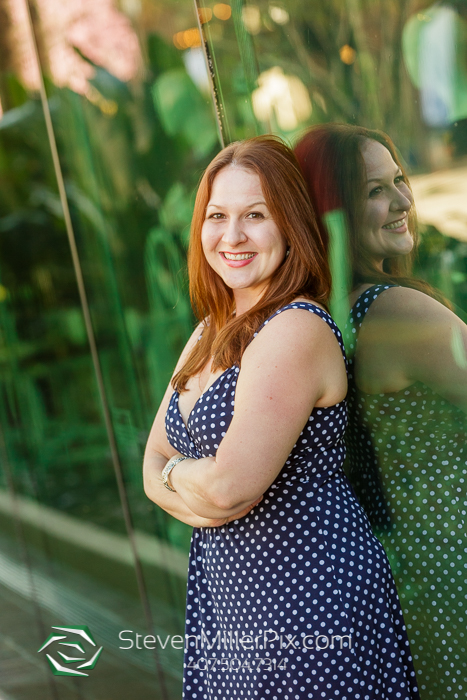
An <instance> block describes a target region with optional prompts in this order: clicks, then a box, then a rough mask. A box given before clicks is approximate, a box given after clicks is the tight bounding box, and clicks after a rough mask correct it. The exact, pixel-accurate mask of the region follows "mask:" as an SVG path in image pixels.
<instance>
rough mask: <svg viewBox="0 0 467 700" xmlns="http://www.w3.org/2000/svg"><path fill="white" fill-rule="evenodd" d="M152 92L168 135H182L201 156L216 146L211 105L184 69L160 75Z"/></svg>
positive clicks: (196, 153)
mask: <svg viewBox="0 0 467 700" xmlns="http://www.w3.org/2000/svg"><path fill="white" fill-rule="evenodd" d="M152 95H153V98H154V105H155V108H156V110H157V113H158V115H159V118H160V120H161V122H162V125H163V127H164V130H165V131H166V133H167V134H169V135H170V136H178V135H181V136H183V137H184V139H185V140H186V142H187V143H188V144H189V145H190V146H191V148H193V151H194V154H195V155H196V156H198V157H199V156H204V155H206V154H207V153H209V152H210V151H211V150H212V149H213V147H214V145H215V144H216V142H217V131H216V124H215V121H214V115H213V108H212V104H211V103H210V100H209V98H206V97H204V96H203V95H202V94H201V93H200V92H199V90H198V89H197V87H196V85H195V84H194V83H193V81H192V80H191V78H190V77H189V76H188V75H187V74H186V72H185V71H184V70H183V69H181V68H180V69H178V68H176V69H172V70H169V71H167V72H166V73H163V74H162V75H160V76H159V77H158V78H157V79H156V81H155V83H154V85H153V88H152Z"/></svg>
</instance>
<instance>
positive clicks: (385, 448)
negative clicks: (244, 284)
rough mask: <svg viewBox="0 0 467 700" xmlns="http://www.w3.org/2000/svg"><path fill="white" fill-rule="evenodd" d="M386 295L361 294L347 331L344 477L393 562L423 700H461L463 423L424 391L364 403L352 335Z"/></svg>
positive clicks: (464, 687) (416, 388)
mask: <svg viewBox="0 0 467 700" xmlns="http://www.w3.org/2000/svg"><path fill="white" fill-rule="evenodd" d="M391 286H393V285H375V286H373V287H370V289H368V290H367V291H365V292H364V293H363V294H361V295H360V296H359V298H358V300H357V301H356V303H355V305H354V307H353V308H352V310H351V314H350V319H349V323H348V324H347V327H346V330H345V336H346V346H347V348H348V353H349V396H348V401H349V426H348V429H347V432H346V442H347V451H348V458H347V463H346V471H347V472H348V474H349V478H350V480H351V482H352V485H353V486H354V488H355V490H356V493H357V496H358V498H359V500H360V502H361V504H362V506H363V507H364V509H365V511H366V513H367V514H368V517H369V519H370V522H371V524H372V526H373V531H374V533H375V534H376V535H377V537H378V538H379V540H380V541H381V543H382V544H383V546H384V548H385V550H386V553H387V555H388V557H389V561H390V562H391V567H392V571H393V574H394V578H395V582H396V586H397V590H398V592H399V596H400V601H401V605H402V609H403V612H404V618H405V622H406V625H407V631H408V635H409V639H410V644H411V650H412V654H413V659H414V665H415V669H416V671H417V679H418V684H419V688H420V695H421V697H422V700H425V698H426V700H465V698H466V697H467V633H466V625H467V614H466V609H467V585H466V583H465V582H466V579H467V538H466V535H465V532H466V520H467V518H466V515H467V499H466V483H467V419H466V415H465V413H463V412H462V411H461V410H460V409H458V408H456V407H455V406H453V405H452V404H450V403H449V401H446V400H445V399H443V398H442V397H441V396H439V395H438V394H436V393H435V392H434V391H433V390H432V389H431V388H430V387H428V386H426V384H423V383H422V382H416V383H414V384H412V385H411V386H409V387H407V388H406V389H403V390H401V391H396V392H392V393H387V394H366V393H365V392H363V391H360V390H359V389H358V388H357V386H356V384H355V381H354V377H353V374H354V356H355V352H356V350H357V344H358V333H359V330H360V328H361V326H362V324H363V323H364V320H365V316H366V314H367V313H368V311H369V309H370V307H371V305H372V303H373V302H374V301H375V300H376V299H377V298H378V297H379V295H380V294H382V293H383V292H384V291H385V290H387V289H389V288H390V287H391ZM388 293H390V292H388Z"/></svg>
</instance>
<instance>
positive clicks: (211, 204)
mask: <svg viewBox="0 0 467 700" xmlns="http://www.w3.org/2000/svg"><path fill="white" fill-rule="evenodd" d="M258 204H264V206H267V205H266V202H265V201H264V199H261V200H259V201H258V202H252V203H251V204H247V205H246V207H245V209H249V208H250V207H257V206H258ZM208 207H217V209H222V204H214V202H209V204H208Z"/></svg>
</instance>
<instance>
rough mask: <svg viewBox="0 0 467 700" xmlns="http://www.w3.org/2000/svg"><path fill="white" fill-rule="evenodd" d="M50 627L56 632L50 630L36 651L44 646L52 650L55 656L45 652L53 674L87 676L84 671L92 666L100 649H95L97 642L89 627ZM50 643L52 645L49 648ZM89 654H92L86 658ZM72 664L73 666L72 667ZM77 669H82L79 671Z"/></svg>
mask: <svg viewBox="0 0 467 700" xmlns="http://www.w3.org/2000/svg"><path fill="white" fill-rule="evenodd" d="M52 629H53V630H58V633H54V632H52V634H50V635H49V636H48V637H47V639H46V640H45V642H44V644H43V645H42V646H41V648H40V649H38V650H37V651H38V652H40V651H43V650H44V649H46V648H48V649H49V651H50V652H52V650H53V651H54V655H55V656H56V658H53V656H51V655H50V654H46V656H47V661H48V662H49V666H50V668H51V669H52V673H53V674H54V676H89V673H86V672H85V671H90V670H91V669H93V668H94V666H95V665H96V664H97V661H98V659H99V656H100V655H101V651H102V647H101V648H100V649H97V651H95V648H96V647H97V644H96V642H95V641H94V639H93V636H92V634H91V630H90V629H89V627H87V626H86V625H84V626H82V627H52ZM64 632H66V634H64ZM52 644H53V645H54V647H52V648H51V645H52ZM90 654H92V656H91V658H90V659H88V656H89V655H90ZM63 664H66V665H65V666H64V665H63ZM72 664H75V666H74V667H73V666H72ZM78 669H83V670H82V671H79V670H78Z"/></svg>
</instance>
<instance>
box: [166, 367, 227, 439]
mask: <svg viewBox="0 0 467 700" xmlns="http://www.w3.org/2000/svg"><path fill="white" fill-rule="evenodd" d="M235 367H238V365H232V367H227V369H225V370H224V371H223V372H222V374H219V376H218V377H217V379H215V380H214V381H213V383H212V384H210V385H209V386H208V388H207V389H205V391H203V393H202V394H200V396H199V397H198V398H197V399H196V401H195V403H194V404H193V408H192V409H191V411H190V412H189V414H188V417H187V419H186V423H185V420H184V418H183V416H182V412H181V411H180V405H179V399H180V392H178V391H174V393H173V395H172V396H175V406H176V408H177V412H178V415H179V416H180V418H181V421H182V425H183V427H184V428H185V430H186V431H187V434H188V435H189V433H188V431H189V427H188V426H189V424H190V418H191V414H192V413H193V411H194V410H195V408H196V406H197V405H198V404H199V402H200V401H201V399H202V398H203V397H204V396H206V395H207V394H209V392H210V391H211V389H213V388H214V387H215V386H216V384H217V383H218V382H219V380H220V379H222V377H223V376H224V375H225V374H227V372H231V371H232V370H233V369H235Z"/></svg>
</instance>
